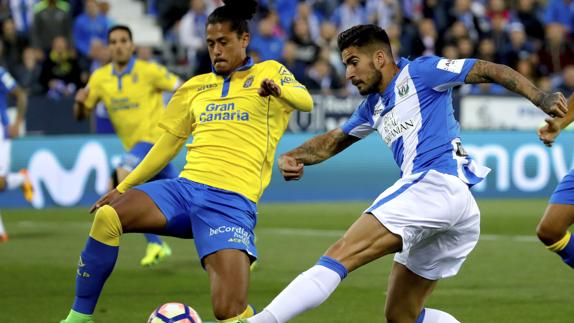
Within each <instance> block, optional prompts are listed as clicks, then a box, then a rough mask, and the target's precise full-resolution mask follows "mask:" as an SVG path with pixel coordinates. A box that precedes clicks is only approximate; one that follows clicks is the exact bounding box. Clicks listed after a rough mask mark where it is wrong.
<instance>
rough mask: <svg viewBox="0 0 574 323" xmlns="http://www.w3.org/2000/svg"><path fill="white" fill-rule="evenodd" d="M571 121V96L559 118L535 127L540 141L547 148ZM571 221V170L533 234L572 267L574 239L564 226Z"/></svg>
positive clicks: (573, 193)
mask: <svg viewBox="0 0 574 323" xmlns="http://www.w3.org/2000/svg"><path fill="white" fill-rule="evenodd" d="M572 120H574V95H571V96H570V98H569V100H568V112H567V113H566V115H565V116H564V117H563V118H549V119H546V120H545V121H546V124H545V125H544V126H543V127H541V128H540V129H538V136H539V137H540V140H541V141H542V142H543V143H544V144H545V145H547V146H548V147H551V146H552V144H553V143H554V140H556V137H558V135H559V134H560V131H561V130H562V129H564V128H566V127H568V125H569V124H570V123H572ZM573 223H574V169H571V170H570V172H569V173H568V174H566V176H564V178H563V179H562V181H561V182H560V183H559V184H558V186H557V187H556V189H555V190H554V193H552V196H551V197H550V201H549V203H548V207H547V208H546V211H545V212H544V216H543V217H542V219H541V220H540V223H539V224H538V227H537V228H536V233H537V234H538V238H539V239H540V241H542V243H544V245H545V246H546V248H548V250H550V251H553V252H555V253H557V254H558V255H559V256H560V257H561V258H562V260H563V261H564V262H565V263H566V264H567V265H568V266H570V267H572V268H574V239H573V238H572V234H571V233H570V231H568V228H570V226H572V224H573Z"/></svg>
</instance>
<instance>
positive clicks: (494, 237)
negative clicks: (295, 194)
mask: <svg viewBox="0 0 574 323" xmlns="http://www.w3.org/2000/svg"><path fill="white" fill-rule="evenodd" d="M256 231H257V232H261V233H266V234H276V235H285V236H290V235H291V236H307V237H341V236H342V235H343V234H344V233H345V231H343V230H316V229H289V228H277V229H267V228H266V229H260V230H256ZM480 240H484V241H501V240H507V241H508V240H510V241H517V242H538V239H537V238H536V237H535V236H525V235H504V234H481V235H480Z"/></svg>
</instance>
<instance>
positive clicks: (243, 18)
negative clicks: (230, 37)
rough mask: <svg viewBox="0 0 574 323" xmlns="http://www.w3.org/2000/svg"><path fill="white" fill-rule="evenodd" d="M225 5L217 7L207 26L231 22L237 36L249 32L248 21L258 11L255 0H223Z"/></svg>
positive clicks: (209, 17)
mask: <svg viewBox="0 0 574 323" xmlns="http://www.w3.org/2000/svg"><path fill="white" fill-rule="evenodd" d="M223 3H224V4H225V5H223V6H221V7H217V8H216V9H215V10H213V12H212V13H211V14H209V16H208V17H207V22H206V25H211V24H218V23H222V22H230V23H231V30H232V31H235V32H236V33H237V35H243V33H248V32H249V23H248V21H249V20H251V18H253V16H254V15H255V12H256V11H257V1H255V0H223Z"/></svg>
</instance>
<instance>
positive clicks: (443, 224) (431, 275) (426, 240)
mask: <svg viewBox="0 0 574 323" xmlns="http://www.w3.org/2000/svg"><path fill="white" fill-rule="evenodd" d="M365 212H366V213H372V214H373V215H374V216H375V217H376V218H377V219H378V220H379V221H380V222H381V223H382V224H383V225H384V226H385V227H386V228H387V229H388V230H389V231H391V232H392V233H394V234H398V235H400V236H401V237H402V240H403V248H402V251H401V252H399V253H397V254H395V261H396V262H398V263H400V264H403V265H405V266H406V267H407V268H409V269H410V270H411V271H413V272H414V273H415V274H417V275H419V276H421V277H424V278H426V279H430V280H437V279H440V278H445V277H450V276H454V275H456V274H457V273H458V271H459V269H460V267H461V266H462V263H463V262H464V261H465V260H466V256H467V255H468V254H469V253H470V252H471V251H472V249H473V248H474V246H475V245H476V243H477V242H478V236H479V234H480V211H479V209H478V206H477V205H476V201H475V200H474V197H473V196H472V194H471V192H470V190H469V188H468V186H467V185H466V184H465V183H464V182H462V181H461V180H460V179H459V178H457V177H455V176H452V175H447V174H443V173H439V172H437V171H434V170H430V171H428V172H425V173H418V174H413V175H410V176H406V177H404V178H401V179H399V180H398V181H397V182H396V183H395V184H393V186H391V187H389V188H388V189H387V190H385V191H384V192H383V193H382V194H381V195H379V197H377V199H376V200H375V201H374V202H373V204H372V205H371V207H369V208H368V209H367V210H366V211H365Z"/></svg>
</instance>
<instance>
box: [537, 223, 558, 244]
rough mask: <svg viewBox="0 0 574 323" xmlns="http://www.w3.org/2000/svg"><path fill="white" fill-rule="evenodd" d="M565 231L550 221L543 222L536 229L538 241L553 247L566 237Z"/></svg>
mask: <svg viewBox="0 0 574 323" xmlns="http://www.w3.org/2000/svg"><path fill="white" fill-rule="evenodd" d="M564 233H565V232H564V230H562V228H558V227H557V226H555V225H554V224H553V223H551V222H549V221H541V222H540V223H539V224H538V226H537V227H536V235H537V236H538V239H540V241H542V243H544V244H545V245H551V244H553V243H555V242H556V241H558V240H560V239H561V238H562V237H563V236H564Z"/></svg>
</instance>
